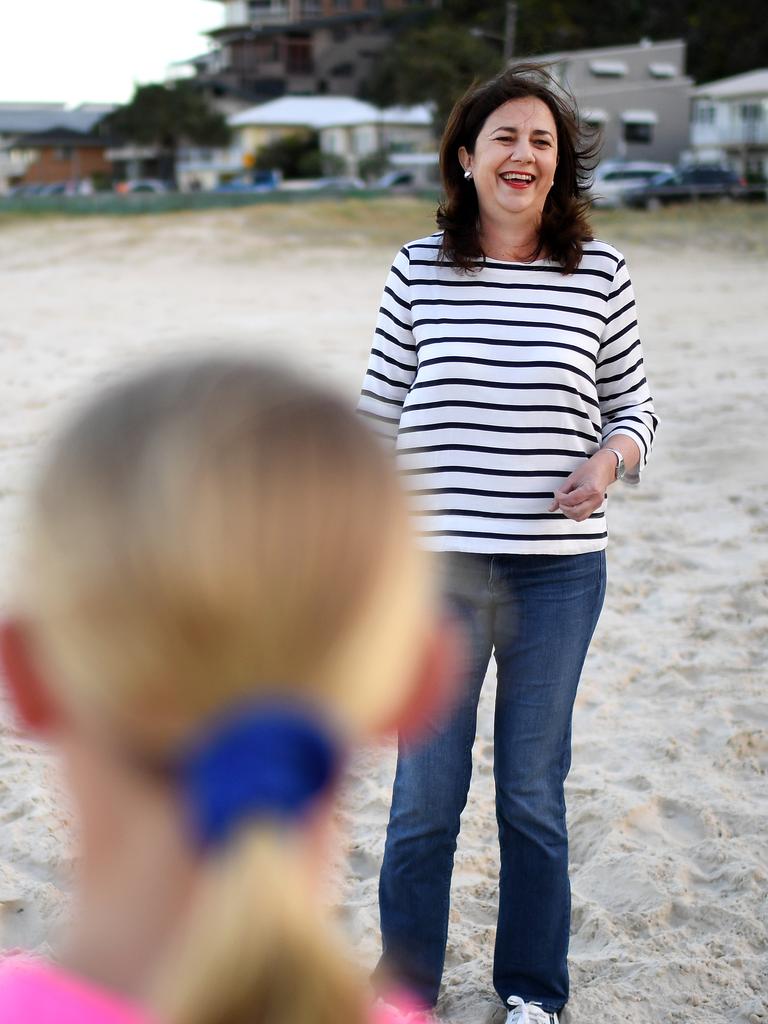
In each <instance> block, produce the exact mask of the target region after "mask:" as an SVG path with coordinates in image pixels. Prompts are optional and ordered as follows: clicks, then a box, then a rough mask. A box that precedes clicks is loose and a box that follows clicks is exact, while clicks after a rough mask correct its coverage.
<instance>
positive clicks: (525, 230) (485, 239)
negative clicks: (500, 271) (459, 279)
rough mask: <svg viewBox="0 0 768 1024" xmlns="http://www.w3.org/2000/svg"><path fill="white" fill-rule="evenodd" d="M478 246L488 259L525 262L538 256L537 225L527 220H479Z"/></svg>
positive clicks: (482, 218)
mask: <svg viewBox="0 0 768 1024" xmlns="http://www.w3.org/2000/svg"><path fill="white" fill-rule="evenodd" d="M480 244H481V246H482V248H483V252H484V253H485V255H486V256H487V257H488V258H489V259H496V260H511V261H518V260H520V261H525V260H530V259H533V258H534V257H536V256H540V255H541V253H539V252H538V251H537V250H538V249H539V244H540V242H539V225H538V222H536V223H534V222H531V221H529V220H525V221H520V222H518V221H515V220H511V222H510V221H505V222H504V223H503V224H500V223H499V222H498V221H493V220H488V219H487V218H484V217H481V219H480Z"/></svg>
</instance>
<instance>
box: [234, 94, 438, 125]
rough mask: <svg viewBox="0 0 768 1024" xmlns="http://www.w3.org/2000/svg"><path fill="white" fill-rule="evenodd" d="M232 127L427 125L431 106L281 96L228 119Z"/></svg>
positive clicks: (350, 98)
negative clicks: (383, 107) (400, 105)
mask: <svg viewBox="0 0 768 1024" xmlns="http://www.w3.org/2000/svg"><path fill="white" fill-rule="evenodd" d="M228 121H229V124H230V125H231V126H232V127H233V128H242V127H245V126H246V125H253V126H254V127H262V126H270V125H275V126H277V125H279V126H281V127H285V126H289V125H295V126H296V127H297V128H315V129H317V130H319V129H321V128H338V127H349V126H353V125H363V124H406V125H425V126H426V125H430V124H431V123H432V108H431V107H430V106H428V105H426V104H424V105H421V106H416V107H389V108H387V109H386V110H381V109H379V107H374V106H373V104H372V103H366V102H364V101H363V100H358V99H355V98H354V97H353V96H281V97H280V98H279V99H276V100H269V101H268V102H267V103H259V104H258V105H257V106H255V107H249V108H248V109H247V110H242V111H240V113H238V114H233V115H232V116H231V117H229V118H228Z"/></svg>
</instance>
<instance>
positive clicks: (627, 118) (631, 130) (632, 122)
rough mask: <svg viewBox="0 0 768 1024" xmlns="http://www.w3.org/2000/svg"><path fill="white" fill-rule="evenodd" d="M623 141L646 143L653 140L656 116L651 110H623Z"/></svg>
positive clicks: (656, 122) (656, 121)
mask: <svg viewBox="0 0 768 1024" xmlns="http://www.w3.org/2000/svg"><path fill="white" fill-rule="evenodd" d="M621 120H622V124H623V126H624V132H623V135H624V141H625V142H635V143H641V144H647V143H649V142H653V129H654V126H655V125H656V124H658V121H659V119H658V117H657V115H656V113H655V112H654V111H653V110H625V111H624V113H623V114H622V115H621Z"/></svg>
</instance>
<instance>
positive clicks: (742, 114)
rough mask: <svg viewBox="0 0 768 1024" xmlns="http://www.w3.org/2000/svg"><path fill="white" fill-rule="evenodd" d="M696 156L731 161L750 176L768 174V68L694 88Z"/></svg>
mask: <svg viewBox="0 0 768 1024" xmlns="http://www.w3.org/2000/svg"><path fill="white" fill-rule="evenodd" d="M691 155H692V157H693V158H694V159H695V160H697V161H699V162H709V161H716V162H725V163H728V164H730V165H731V166H732V167H733V168H734V170H736V171H738V172H739V173H740V174H742V175H744V176H745V177H747V178H758V179H762V180H766V179H768V68H761V69H758V70H756V71H747V72H745V73H744V74H741V75H734V76H733V77H731V78H721V79H720V80H719V81H717V82H707V83H706V84H705V85H699V86H697V87H696V88H695V89H694V90H693V103H692V108H691Z"/></svg>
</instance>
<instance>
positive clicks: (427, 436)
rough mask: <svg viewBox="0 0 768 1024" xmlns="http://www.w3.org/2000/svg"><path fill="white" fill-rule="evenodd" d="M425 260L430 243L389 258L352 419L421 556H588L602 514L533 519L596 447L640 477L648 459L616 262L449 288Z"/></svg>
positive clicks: (630, 320) (435, 247)
mask: <svg viewBox="0 0 768 1024" xmlns="http://www.w3.org/2000/svg"><path fill="white" fill-rule="evenodd" d="M439 247H440V234H439V233H437V234H434V235H431V236H429V237H427V238H422V239H419V240H417V241H414V242H410V243H409V244H408V245H405V246H404V247H403V248H402V249H401V250H400V252H399V253H398V254H397V256H396V257H395V261H394V263H393V264H392V269H391V270H390V273H389V276H388V278H387V282H386V286H385V288H384V295H383V299H382V304H381V308H380V310H379V316H378V321H377V325H376V331H375V335H374V342H373V348H372V351H371V356H370V361H369V364H368V370H367V372H366V375H365V381H364V384H363V391H362V395H361V398H360V403H359V409H360V411H361V412H362V413H363V414H365V415H366V416H367V417H369V418H370V419H371V420H372V421H373V422H374V425H375V428H376V429H377V430H378V431H379V432H382V433H385V434H387V435H388V436H390V437H391V438H393V439H394V440H395V444H396V452H397V459H398V463H399V468H400V472H401V474H402V475H403V478H404V481H405V485H406V488H407V490H408V491H409V492H410V497H411V501H412V509H413V513H414V515H415V517H416V522H417V529H418V532H419V534H420V537H421V540H422V542H423V544H424V546H425V547H427V548H429V549H431V550H438V551H440V550H442V551H470V552H484V553H487V554H496V553H499V554H502V553H510V554H578V553H580V552H584V551H597V550H600V549H602V548H604V547H605V545H606V543H607V537H608V533H607V528H606V518H605V513H606V507H605V503H604V504H603V505H602V506H601V507H600V508H599V509H597V510H596V511H595V512H593V513H592V515H591V516H590V518H589V519H587V520H585V521H584V522H582V523H577V522H573V521H572V520H570V519H567V518H566V517H565V516H564V515H563V514H562V512H559V511H558V512H548V511H547V509H548V506H549V504H550V502H551V501H552V495H553V492H554V490H555V489H556V488H557V487H558V486H560V485H561V484H562V482H563V480H564V479H565V478H566V477H568V476H569V475H570V474H571V473H572V472H573V471H574V469H576V468H577V467H578V466H579V465H580V464H581V463H582V462H583V460H585V459H587V458H589V456H590V455H592V454H593V453H594V452H595V451H597V449H598V448H599V447H600V445H601V444H603V443H605V442H607V441H608V439H609V438H610V436H611V435H612V434H617V433H621V434H625V435H628V436H629V437H631V438H633V439H634V440H635V441H636V442H637V444H638V446H639V448H640V452H641V461H640V466H641V468H642V466H644V465H645V462H646V460H647V458H648V454H649V452H650V449H651V445H652V443H653V437H654V433H655V431H656V424H657V420H656V417H655V415H654V410H653V401H652V398H651V393H650V390H649V388H648V383H647V381H646V379H645V373H644V369H643V355H642V350H641V345H640V337H639V333H638V325H637V316H636V311H635V298H634V294H633V290H632V283H631V280H630V277H629V273H628V271H627V266H626V263H625V261H624V258H623V257H622V255H621V253H620V252H618V251H617V250H616V249H614V248H613V246H611V245H608V244H606V243H605V242H600V241H592V242H586V243H585V244H584V255H583V258H582V260H581V263H580V265H579V267H578V268H577V269H576V271H574V273H573V274H569V275H564V274H562V273H561V272H560V267H559V265H557V264H555V263H553V262H552V261H550V260H546V259H545V260H536V261H535V262H532V263H511V262H505V261H499V260H487V261H486V263H485V264H484V265H482V266H480V268H479V269H478V270H477V271H473V272H471V273H465V272H461V271H460V270H458V269H457V268H455V267H454V266H452V265H451V264H447V263H444V262H441V261H439V260H438V253H439ZM638 477H639V473H638V474H637V475H636V477H635V480H634V482H636V481H637V479H638Z"/></svg>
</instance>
